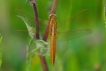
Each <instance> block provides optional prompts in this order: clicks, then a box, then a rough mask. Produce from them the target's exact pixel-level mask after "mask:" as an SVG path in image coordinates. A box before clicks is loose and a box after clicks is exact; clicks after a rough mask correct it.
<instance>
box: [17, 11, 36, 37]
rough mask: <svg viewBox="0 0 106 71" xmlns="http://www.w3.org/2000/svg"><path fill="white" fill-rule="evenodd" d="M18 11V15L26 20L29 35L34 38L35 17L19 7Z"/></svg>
mask: <svg viewBox="0 0 106 71" xmlns="http://www.w3.org/2000/svg"><path fill="white" fill-rule="evenodd" d="M16 12H17V16H18V17H19V18H21V19H22V20H23V21H24V23H25V25H26V27H27V30H28V32H29V35H30V36H31V38H33V37H34V35H35V21H34V17H33V16H32V15H30V14H29V13H27V12H26V11H24V10H22V9H17V10H16Z"/></svg>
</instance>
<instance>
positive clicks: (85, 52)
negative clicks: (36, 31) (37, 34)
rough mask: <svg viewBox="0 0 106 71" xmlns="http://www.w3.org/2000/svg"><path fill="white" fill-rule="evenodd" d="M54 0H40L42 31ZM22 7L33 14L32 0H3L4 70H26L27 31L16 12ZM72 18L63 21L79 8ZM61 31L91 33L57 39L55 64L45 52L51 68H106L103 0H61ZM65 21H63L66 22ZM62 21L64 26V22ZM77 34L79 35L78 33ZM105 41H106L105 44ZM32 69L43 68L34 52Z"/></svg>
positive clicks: (60, 70)
mask: <svg viewBox="0 0 106 71" xmlns="http://www.w3.org/2000/svg"><path fill="white" fill-rule="evenodd" d="M52 2H53V0H37V2H36V4H37V8H38V13H39V19H40V20H41V21H42V23H40V24H42V25H41V26H40V29H41V31H42V32H43V31H44V30H45V27H46V26H45V25H44V24H46V23H47V20H48V16H49V12H50V10H51V6H52ZM18 8H21V9H23V10H25V11H27V12H29V13H30V14H32V15H33V9H32V7H31V5H30V3H29V0H28V1H27V2H26V0H0V33H1V34H2V36H3V40H2V46H1V47H2V56H3V57H2V60H3V63H2V71H25V66H26V46H27V45H28V42H29V37H28V36H29V35H28V32H20V33H18V32H17V33H16V32H14V31H15V30H27V28H26V26H25V24H24V22H23V21H22V20H21V19H20V18H18V17H17V16H16V15H17V13H16V9H18ZM83 9H87V10H86V11H84V12H82V13H81V14H78V15H77V16H76V17H74V18H73V19H71V21H68V22H64V21H65V20H67V19H68V18H71V16H73V15H75V14H76V13H77V12H79V11H81V10H83ZM56 15H57V24H58V30H59V31H68V30H80V29H91V30H92V31H93V33H92V34H89V35H87V36H83V37H80V38H77V39H74V40H70V41H66V42H64V46H62V45H61V43H62V42H59V43H57V45H58V47H57V53H56V60H55V66H54V67H53V66H52V64H51V60H50V56H46V60H47V64H48V68H49V71H106V56H104V51H106V49H104V35H105V31H104V29H105V27H104V26H105V23H104V3H103V0H87V1H85V0H66V1H64V0H59V2H58V7H57V11H56ZM63 22H64V23H63ZM62 25H63V26H62ZM75 36H76V35H75ZM105 45H106V44H105ZM30 71H43V69H42V65H41V62H40V59H39V57H38V55H35V57H34V59H33V61H32V65H31V70H30Z"/></svg>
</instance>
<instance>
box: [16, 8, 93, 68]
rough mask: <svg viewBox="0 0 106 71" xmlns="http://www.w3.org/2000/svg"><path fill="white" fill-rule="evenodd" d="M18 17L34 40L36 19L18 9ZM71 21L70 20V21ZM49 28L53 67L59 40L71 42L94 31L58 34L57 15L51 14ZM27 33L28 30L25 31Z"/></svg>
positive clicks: (74, 31)
mask: <svg viewBox="0 0 106 71" xmlns="http://www.w3.org/2000/svg"><path fill="white" fill-rule="evenodd" d="M17 11H18V17H20V18H21V19H22V20H23V21H24V22H25V24H26V27H27V29H28V32H29V35H30V37H31V38H34V35H35V32H36V31H35V21H34V17H33V16H32V15H31V14H29V13H28V12H26V11H24V10H22V9H18V10H17ZM73 17H74V16H73ZM69 20H70V19H69ZM49 21H50V22H49V24H48V25H49V26H48V34H49V37H50V57H51V61H52V65H53V66H54V63H55V56H56V42H57V40H60V41H62V40H71V39H74V38H78V37H81V36H85V35H88V34H91V33H92V30H90V29H83V30H71V31H65V32H58V31H57V29H58V28H57V22H56V15H55V14H50V15H49ZM20 31H22V30H16V32H20ZM23 31H26V30H23ZM57 35H60V36H61V37H58V38H57Z"/></svg>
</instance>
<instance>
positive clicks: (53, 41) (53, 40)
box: [50, 36, 56, 65]
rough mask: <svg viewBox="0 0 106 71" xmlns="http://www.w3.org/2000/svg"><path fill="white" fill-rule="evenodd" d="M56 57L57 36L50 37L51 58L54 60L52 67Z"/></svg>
mask: <svg viewBox="0 0 106 71" xmlns="http://www.w3.org/2000/svg"><path fill="white" fill-rule="evenodd" d="M55 55H56V36H51V37H50V56H51V60H52V65H54V62H55Z"/></svg>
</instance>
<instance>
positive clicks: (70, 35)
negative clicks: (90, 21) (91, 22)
mask: <svg viewBox="0 0 106 71" xmlns="http://www.w3.org/2000/svg"><path fill="white" fill-rule="evenodd" d="M91 33H92V30H90V29H84V30H75V31H67V32H60V33H59V37H58V38H57V41H68V40H72V39H75V38H79V37H82V36H86V35H89V34H91Z"/></svg>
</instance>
